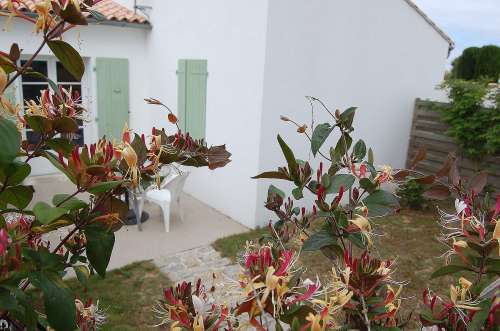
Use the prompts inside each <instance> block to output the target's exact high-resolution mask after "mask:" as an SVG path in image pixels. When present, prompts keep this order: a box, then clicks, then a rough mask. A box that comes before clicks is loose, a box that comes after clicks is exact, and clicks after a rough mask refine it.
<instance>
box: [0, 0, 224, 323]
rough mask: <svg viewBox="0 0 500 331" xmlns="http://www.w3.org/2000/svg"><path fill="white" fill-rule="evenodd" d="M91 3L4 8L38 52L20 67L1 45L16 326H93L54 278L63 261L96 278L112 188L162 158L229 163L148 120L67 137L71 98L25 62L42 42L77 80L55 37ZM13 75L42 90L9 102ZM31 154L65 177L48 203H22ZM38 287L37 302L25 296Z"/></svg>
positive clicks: (152, 178)
mask: <svg viewBox="0 0 500 331" xmlns="http://www.w3.org/2000/svg"><path fill="white" fill-rule="evenodd" d="M92 4H93V1H89V0H86V1H77V0H72V1H62V0H61V1H51V2H50V1H44V2H38V3H37V4H36V7H35V8H36V12H37V16H36V17H31V16H27V15H26V14H25V13H24V12H22V11H20V10H18V9H17V8H18V6H19V5H20V2H19V1H9V2H8V6H9V12H8V13H7V14H5V15H8V16H10V17H11V18H13V17H16V18H19V19H23V20H25V21H28V22H30V23H33V24H34V26H35V31H36V32H37V33H38V34H39V35H41V37H42V38H41V42H40V47H39V48H38V51H36V52H35V54H33V55H32V56H31V57H30V58H29V60H27V61H26V62H25V63H24V64H23V65H22V66H19V65H18V63H19V61H18V60H19V58H20V56H21V50H20V48H19V46H18V45H17V44H13V45H12V46H11V48H10V50H9V51H8V52H0V104H1V113H0V115H1V116H0V265H1V268H0V315H1V316H0V318H1V319H7V320H9V321H10V322H11V323H12V324H13V325H16V326H19V328H20V329H27V330H35V329H38V328H42V327H43V328H45V327H46V328H48V329H55V330H57V331H59V330H64V331H65V330H74V329H76V328H78V329H81V330H95V329H96V328H98V327H99V326H100V325H101V324H102V322H103V318H102V315H101V311H100V310H99V309H98V306H97V305H95V304H93V303H92V302H93V301H92V300H90V301H85V302H82V301H80V300H76V298H75V293H74V292H73V290H72V289H71V288H69V287H68V286H67V285H66V284H65V283H64V282H63V281H62V277H63V276H64V275H65V274H67V272H68V271H69V270H71V269H73V271H74V272H75V273H76V275H77V277H78V280H79V281H80V282H82V284H84V285H85V284H87V282H88V281H89V277H90V275H92V274H94V273H97V274H98V275H99V276H101V277H105V274H106V269H107V266H108V263H109V260H110V257H111V254H112V250H113V246H114V241H115V235H114V233H115V232H116V231H118V230H119V229H120V227H121V225H122V223H123V222H122V220H124V218H125V217H126V215H127V213H128V206H127V205H126V204H125V203H124V202H122V200H120V196H121V195H122V194H123V193H124V192H125V191H126V190H135V189H137V187H138V186H139V185H142V186H148V185H151V184H154V183H156V182H158V180H159V179H160V175H159V173H160V169H161V168H162V167H164V166H168V165H173V164H174V163H178V164H183V165H185V166H194V167H208V168H210V169H216V168H219V167H223V166H224V165H226V164H227V163H228V162H229V156H230V154H229V153H228V152H227V151H226V150H225V147H224V146H213V147H208V146H207V145H206V143H205V142H204V141H201V140H193V139H192V138H191V137H190V136H189V133H182V132H180V131H178V132H177V133H175V134H173V135H169V134H167V132H166V131H165V130H164V129H156V128H153V130H152V134H151V136H150V137H146V136H145V135H144V134H137V133H133V132H132V131H131V130H129V129H128V127H125V128H124V130H123V135H122V139H121V141H119V142H111V141H110V140H108V139H107V138H106V137H102V138H101V139H100V140H99V141H98V142H97V143H94V144H89V145H85V146H83V147H79V146H78V145H76V143H75V142H74V140H73V136H74V133H75V132H76V131H77V130H78V125H77V121H79V120H83V119H84V118H85V109H83V108H82V106H81V100H80V98H79V97H78V96H75V94H74V93H71V91H67V90H65V89H63V88H62V87H59V86H57V85H56V84H55V83H54V82H52V81H50V79H49V78H47V77H45V76H43V74H41V73H38V72H35V71H33V68H31V64H32V63H33V61H34V60H35V59H36V57H37V56H38V53H39V52H40V50H41V49H42V48H43V46H45V45H48V46H49V48H50V49H51V50H52V52H53V53H54V55H55V56H56V57H57V58H58V60H59V61H60V62H61V63H62V65H63V66H64V67H65V68H66V70H67V71H68V72H70V73H71V74H72V75H73V76H74V77H75V78H77V79H80V78H81V77H82V75H83V73H84V70H85V68H84V66H83V61H82V58H81V56H80V55H79V53H78V52H77V51H76V50H75V49H74V48H73V47H72V46H71V45H70V44H68V43H66V42H64V41H62V40H61V39H62V35H63V34H64V33H65V32H66V31H68V30H70V29H72V28H74V27H75V26H76V25H86V24H87V18H86V17H87V16H88V15H91V16H92V15H94V16H95V15H97V16H99V14H98V13H96V12H95V11H93V10H92V9H91V8H90V7H89V6H91V5H92ZM21 75H36V76H38V77H42V78H43V79H45V80H46V81H47V82H48V83H49V86H50V90H49V89H47V90H44V91H42V93H41V95H40V97H39V98H38V99H37V100H26V104H25V105H24V107H23V105H21V104H16V103H15V102H13V101H12V100H9V98H7V96H6V95H5V93H4V92H5V90H6V89H7V88H8V87H9V86H10V85H12V84H13V83H14V82H15V81H16V79H18V78H19V77H20V76H21ZM146 102H148V103H149V104H153V105H158V106H164V107H165V108H166V109H167V110H168V116H167V118H168V120H169V121H170V122H172V123H174V124H177V119H176V118H175V115H173V113H172V112H171V111H170V110H169V109H168V108H167V107H166V106H165V105H163V104H162V103H161V102H160V101H158V100H156V99H147V100H146ZM28 127H29V128H30V129H32V130H33V131H34V132H36V133H37V134H38V135H39V137H40V139H39V141H38V142H36V143H30V142H28V141H27V140H22V137H21V134H20V132H21V131H22V130H24V129H25V128H28ZM35 158H45V159H47V160H48V161H50V162H51V163H52V164H53V165H54V166H55V167H56V168H57V169H58V170H59V171H60V172H62V173H63V174H64V175H65V176H66V177H67V178H68V179H69V180H70V181H71V182H72V183H73V184H74V193H72V194H58V192H54V193H55V195H54V197H53V199H52V203H44V202H36V203H35V202H34V201H33V203H31V202H32V198H33V193H34V189H33V187H31V186H28V185H24V184H23V181H24V179H25V178H26V177H27V176H29V174H30V173H31V167H30V163H31V161H32V160H33V159H35ZM83 196H90V198H88V199H87V198H84V197H83ZM55 231H58V233H63V239H62V240H61V241H60V242H59V243H50V242H48V241H47V240H46V239H45V238H46V236H45V235H46V234H48V233H52V232H55ZM53 237H56V236H53ZM54 244H55V245H54ZM28 288H30V289H31V288H32V289H33V291H26V290H27V289H28ZM38 293H41V301H42V302H43V309H38V307H37V306H36V305H35V304H34V302H35V297H34V295H35V294H36V295H37V296H38ZM94 302H96V301H94Z"/></svg>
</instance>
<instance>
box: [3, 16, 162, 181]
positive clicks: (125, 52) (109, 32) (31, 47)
mask: <svg viewBox="0 0 500 331" xmlns="http://www.w3.org/2000/svg"><path fill="white" fill-rule="evenodd" d="M0 25H1V26H5V20H4V19H3V18H2V19H0ZM148 33H149V31H148V30H144V29H137V28H124V27H112V26H96V25H89V26H86V27H77V28H75V29H73V30H70V31H68V32H67V33H66V34H65V35H64V40H65V41H67V42H69V43H70V44H71V45H73V47H75V48H76V49H77V50H78V51H80V53H81V55H82V57H83V58H84V61H85V64H86V70H85V71H86V72H85V77H84V79H83V82H84V83H83V88H84V89H85V91H84V93H83V94H84V95H86V96H87V98H85V100H84V101H85V103H86V105H87V108H88V109H87V110H88V118H89V120H90V121H89V122H88V123H86V128H85V139H86V142H94V141H96V139H97V138H98V137H97V125H96V123H95V121H94V119H95V117H96V114H97V92H96V74H95V71H94V70H93V68H94V65H95V58H96V57H112V58H128V59H129V82H130V86H129V89H130V120H129V125H130V127H131V128H133V129H136V130H138V131H145V132H148V133H149V132H151V129H150V128H151V123H152V118H153V117H154V116H155V115H154V113H153V112H151V111H146V109H148V107H147V106H146V105H145V103H144V101H143V99H144V97H146V96H148V95H149V93H148V86H147V84H145V83H144V82H147V81H148V79H147V77H148V72H147V70H145V69H144V68H145V66H147V64H146V63H147V58H146V55H147V52H146V41H147V34H148ZM39 41H40V36H37V35H35V34H34V33H33V26H32V25H29V24H26V23H25V22H23V21H20V20H19V21H18V20H15V21H14V22H13V24H12V25H11V26H10V28H9V29H7V30H5V29H4V30H2V31H0V47H1V49H9V47H10V45H11V44H12V43H13V42H17V43H18V44H19V47H20V48H22V49H23V54H26V55H30V54H33V53H34V51H35V49H36V48H37V47H38V46H39V45H40V44H39ZM40 55H41V56H52V53H51V51H50V49H49V48H48V47H45V48H44V49H43V50H42V52H41V53H40ZM42 161H44V160H35V161H34V164H33V173H34V174H40V173H46V170H45V169H47V168H48V169H49V171H50V169H54V168H52V166H51V165H50V164H49V163H48V162H42Z"/></svg>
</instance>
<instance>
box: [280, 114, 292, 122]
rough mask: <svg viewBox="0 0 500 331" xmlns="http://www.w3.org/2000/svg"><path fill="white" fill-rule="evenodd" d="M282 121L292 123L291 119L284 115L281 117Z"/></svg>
mask: <svg viewBox="0 0 500 331" xmlns="http://www.w3.org/2000/svg"><path fill="white" fill-rule="evenodd" d="M280 119H281V120H282V121H285V122H289V121H290V119H289V118H288V117H286V116H283V115H281V116H280Z"/></svg>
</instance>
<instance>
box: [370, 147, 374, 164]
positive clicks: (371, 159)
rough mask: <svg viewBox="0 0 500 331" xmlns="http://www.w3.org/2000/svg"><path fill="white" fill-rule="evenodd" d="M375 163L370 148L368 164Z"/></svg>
mask: <svg viewBox="0 0 500 331" xmlns="http://www.w3.org/2000/svg"><path fill="white" fill-rule="evenodd" d="M373 162H375V157H374V156H373V150H372V149H371V148H370V149H368V163H369V164H371V165H373Z"/></svg>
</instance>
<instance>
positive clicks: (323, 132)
mask: <svg viewBox="0 0 500 331" xmlns="http://www.w3.org/2000/svg"><path fill="white" fill-rule="evenodd" d="M334 128H335V127H334V126H331V125H330V124H329V123H323V124H319V125H316V128H314V132H313V134H312V138H311V151H312V153H313V155H314V156H316V154H317V153H318V151H319V150H320V148H321V146H323V144H324V143H325V141H326V139H327V138H328V136H330V133H332V131H333V129H334Z"/></svg>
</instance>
